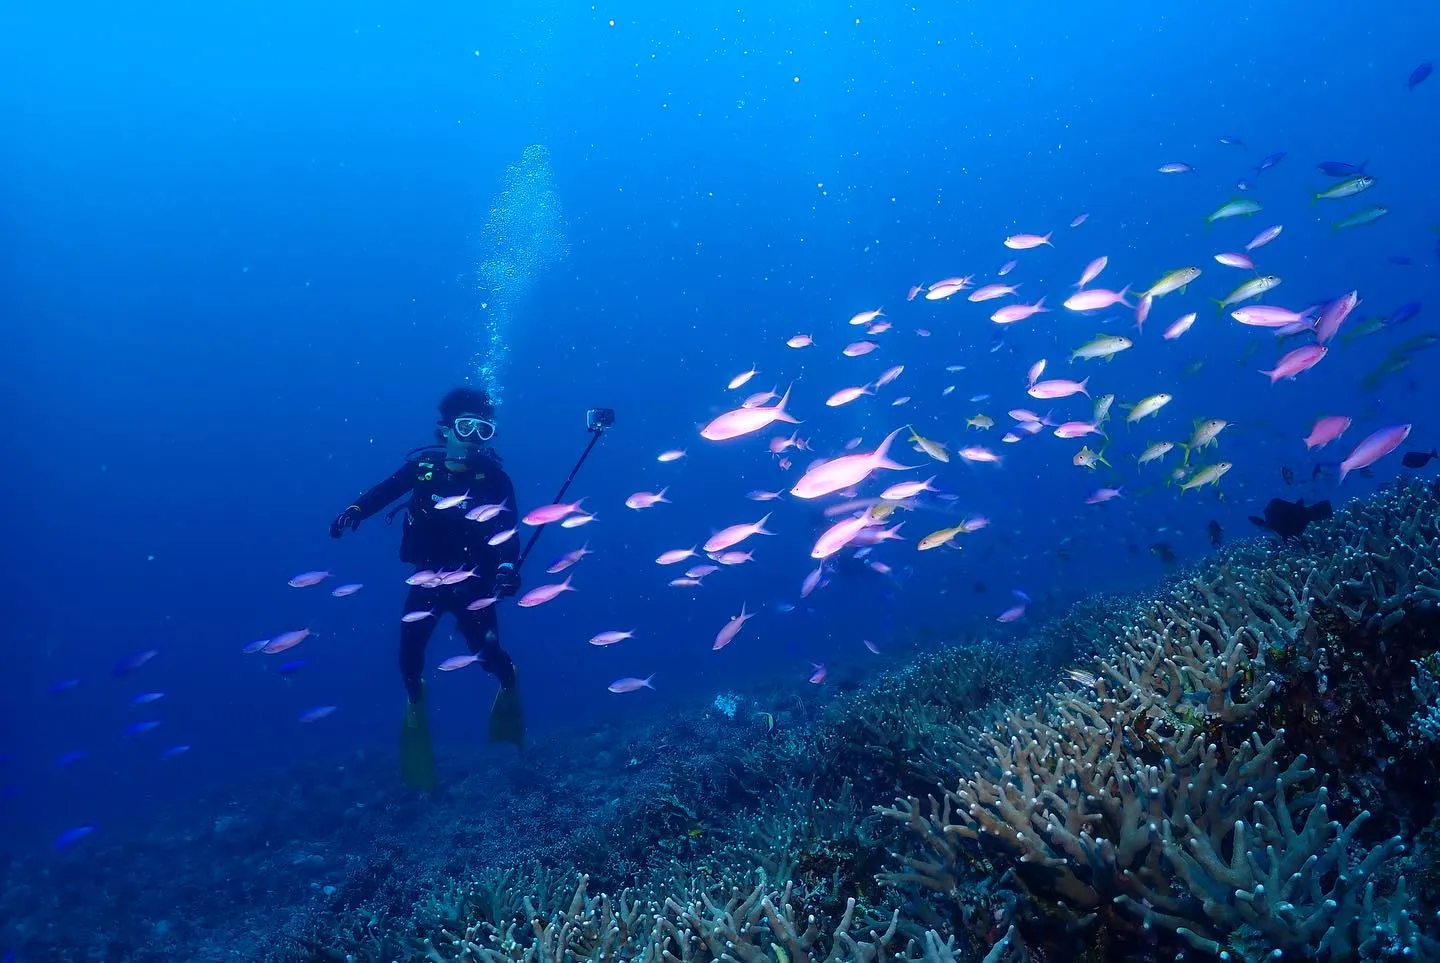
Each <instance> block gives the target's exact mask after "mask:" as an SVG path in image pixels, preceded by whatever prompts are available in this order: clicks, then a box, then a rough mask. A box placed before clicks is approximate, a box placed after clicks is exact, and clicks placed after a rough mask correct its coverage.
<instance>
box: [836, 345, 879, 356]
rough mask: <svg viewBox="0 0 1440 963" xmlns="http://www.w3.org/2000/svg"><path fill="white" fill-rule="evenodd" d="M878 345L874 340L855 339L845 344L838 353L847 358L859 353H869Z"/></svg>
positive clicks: (859, 354)
mask: <svg viewBox="0 0 1440 963" xmlns="http://www.w3.org/2000/svg"><path fill="white" fill-rule="evenodd" d="M878 347H880V346H879V345H878V344H876V343H875V342H874V341H855V342H853V343H851V344H847V345H846V346H845V348H844V349H843V350H842V351H841V352H840V353H841V354H843V355H844V356H845V357H847V358H858V357H860V356H861V355H865V354H869V353H870V352H872V351H874V350H875V349H876V348H878Z"/></svg>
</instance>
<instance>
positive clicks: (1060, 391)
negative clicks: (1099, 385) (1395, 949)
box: [1026, 378, 1090, 400]
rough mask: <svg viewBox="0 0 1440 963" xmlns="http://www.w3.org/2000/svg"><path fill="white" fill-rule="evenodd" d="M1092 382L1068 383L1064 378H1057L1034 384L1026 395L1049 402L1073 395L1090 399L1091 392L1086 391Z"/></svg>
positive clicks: (1086, 380)
mask: <svg viewBox="0 0 1440 963" xmlns="http://www.w3.org/2000/svg"><path fill="white" fill-rule="evenodd" d="M1089 381H1090V379H1089V378H1086V379H1085V380H1084V381H1066V380H1065V379H1063V378H1055V379H1052V380H1050V381H1040V382H1036V383H1035V384H1032V385H1031V386H1030V389H1029V391H1027V392H1026V393H1027V394H1029V395H1030V397H1032V398H1039V399H1041V400H1049V399H1052V398H1068V397H1070V396H1071V395H1084V396H1085V397H1087V398H1088V397H1090V392H1088V391H1086V390H1085V385H1086V384H1088V383H1089Z"/></svg>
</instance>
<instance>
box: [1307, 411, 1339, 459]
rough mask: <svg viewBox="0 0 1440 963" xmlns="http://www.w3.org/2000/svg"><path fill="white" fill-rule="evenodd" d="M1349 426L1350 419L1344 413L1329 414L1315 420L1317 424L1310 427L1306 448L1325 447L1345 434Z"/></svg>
mask: <svg viewBox="0 0 1440 963" xmlns="http://www.w3.org/2000/svg"><path fill="white" fill-rule="evenodd" d="M1349 427H1350V419H1349V418H1346V417H1345V416H1344V415H1327V416H1326V417H1324V418H1321V419H1320V420H1319V421H1317V422H1315V426H1314V427H1313V428H1311V429H1310V434H1309V435H1307V436H1306V438H1305V448H1306V449H1307V450H1308V449H1311V448H1323V447H1324V446H1325V445H1328V444H1330V442H1332V441H1334V440H1335V439H1337V438H1339V437H1340V436H1341V435H1343V434H1345V432H1346V430H1347V429H1348V428H1349Z"/></svg>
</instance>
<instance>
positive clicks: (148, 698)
mask: <svg viewBox="0 0 1440 963" xmlns="http://www.w3.org/2000/svg"><path fill="white" fill-rule="evenodd" d="M163 698H165V693H163V692H142V693H140V694H139V695H137V696H136V697H135V698H133V699H131V700H130V704H131V705H132V706H148V705H149V704H150V703H152V702H159V701H160V700H161V699H163Z"/></svg>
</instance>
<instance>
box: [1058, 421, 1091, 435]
mask: <svg viewBox="0 0 1440 963" xmlns="http://www.w3.org/2000/svg"><path fill="white" fill-rule="evenodd" d="M1099 434H1103V432H1101V431H1100V426H1099V425H1097V424H1093V423H1091V422H1088V421H1067V422H1065V423H1064V424H1062V425H1059V426H1057V427H1056V429H1055V437H1056V438H1084V437H1085V436H1086V435H1099Z"/></svg>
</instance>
